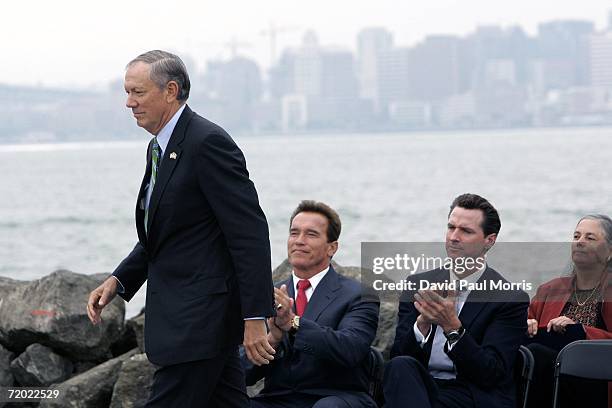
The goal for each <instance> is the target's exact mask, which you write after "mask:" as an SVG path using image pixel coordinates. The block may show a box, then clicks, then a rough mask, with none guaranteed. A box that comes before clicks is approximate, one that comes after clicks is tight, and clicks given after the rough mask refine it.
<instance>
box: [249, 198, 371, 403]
mask: <svg viewBox="0 0 612 408" xmlns="http://www.w3.org/2000/svg"><path fill="white" fill-rule="evenodd" d="M340 229H341V224H340V218H339V217H338V214H337V213H336V212H335V211H334V210H333V209H331V208H330V207H329V206H327V205H325V204H323V203H318V202H314V201H303V202H301V203H300V205H299V206H298V207H297V209H296V210H295V211H294V212H293V215H292V216H291V222H290V230H289V239H288V241H287V252H288V257H289V263H290V264H291V266H292V267H293V271H292V276H291V277H290V278H289V279H287V280H286V281H284V282H282V283H281V285H280V287H278V288H275V299H276V301H277V304H278V306H277V308H278V314H277V316H276V318H270V319H269V320H268V326H269V327H270V333H269V334H268V339H269V342H270V343H271V344H272V345H273V346H274V347H275V348H276V351H277V352H276V355H275V358H274V361H272V362H271V363H270V364H269V365H262V366H254V365H252V364H251V363H250V362H249V361H247V359H246V358H243V363H244V364H245V365H246V366H247V370H246V374H247V384H249V385H251V384H254V383H255V382H257V381H258V380H259V379H261V378H262V377H265V386H264V388H263V390H262V391H261V393H260V394H259V395H258V396H256V397H254V398H253V399H252V400H251V407H252V408H262V407H265V408H268V407H269V408H272V407H274V408H281V407H286V408H306V407H308V408H310V407H315V408H332V407H333V408H362V407H363V408H366V407H368V408H369V407H376V404H375V403H374V401H373V400H372V399H371V398H370V396H369V395H368V394H367V391H368V377H367V372H366V369H365V365H366V364H367V362H368V357H369V350H370V344H371V343H372V341H373V340H374V337H375V336H376V329H377V326H378V310H379V302H378V298H377V297H374V296H373V295H372V294H365V293H363V291H362V287H361V284H360V283H359V282H357V281H355V280H353V279H350V278H347V277H344V276H342V275H339V274H338V273H336V271H334V268H333V267H332V266H331V265H330V262H331V258H332V256H333V255H334V254H335V253H336V251H337V250H338V237H339V235H340Z"/></svg>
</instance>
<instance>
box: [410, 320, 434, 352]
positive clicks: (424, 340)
mask: <svg viewBox="0 0 612 408" xmlns="http://www.w3.org/2000/svg"><path fill="white" fill-rule="evenodd" d="M413 329H414V337H415V338H416V341H417V343H419V346H421V347H424V346H425V344H427V342H428V341H429V336H431V332H432V331H433V330H431V329H432V326H431V325H430V326H429V333H427V337H425V336H423V333H421V331H420V330H419V328H418V326H417V324H416V322H414V326H413Z"/></svg>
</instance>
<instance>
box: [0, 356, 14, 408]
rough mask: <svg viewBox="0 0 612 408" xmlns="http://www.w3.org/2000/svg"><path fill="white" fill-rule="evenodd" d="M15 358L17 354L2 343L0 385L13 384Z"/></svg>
mask: <svg viewBox="0 0 612 408" xmlns="http://www.w3.org/2000/svg"><path fill="white" fill-rule="evenodd" d="M13 359H15V354H14V353H12V352H11V351H10V350H7V349H5V348H4V347H2V345H0V387H10V386H12V385H13V382H14V378H13V373H12V372H11V361H13ZM1 405H2V404H0V406H1Z"/></svg>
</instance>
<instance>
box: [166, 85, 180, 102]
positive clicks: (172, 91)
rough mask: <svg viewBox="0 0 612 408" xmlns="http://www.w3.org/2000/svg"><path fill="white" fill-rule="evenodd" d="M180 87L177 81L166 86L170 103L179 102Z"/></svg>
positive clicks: (167, 99) (167, 98)
mask: <svg viewBox="0 0 612 408" xmlns="http://www.w3.org/2000/svg"><path fill="white" fill-rule="evenodd" d="M178 94H179V86H178V84H177V83H176V81H170V82H168V83H167V84H166V95H167V96H166V101H167V102H168V103H170V102H173V101H174V100H178Z"/></svg>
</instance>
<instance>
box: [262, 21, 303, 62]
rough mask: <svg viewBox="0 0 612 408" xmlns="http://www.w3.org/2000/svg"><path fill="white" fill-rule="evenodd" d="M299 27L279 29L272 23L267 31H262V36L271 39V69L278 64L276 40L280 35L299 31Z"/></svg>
mask: <svg viewBox="0 0 612 408" xmlns="http://www.w3.org/2000/svg"><path fill="white" fill-rule="evenodd" d="M297 30H299V28H297V27H277V26H276V24H275V23H274V22H270V25H269V26H268V28H267V29H265V30H261V32H260V34H261V35H264V36H266V37H268V38H269V39H270V67H273V66H274V63H275V62H276V39H277V36H278V35H279V34H280V33H287V32H291V31H297Z"/></svg>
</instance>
